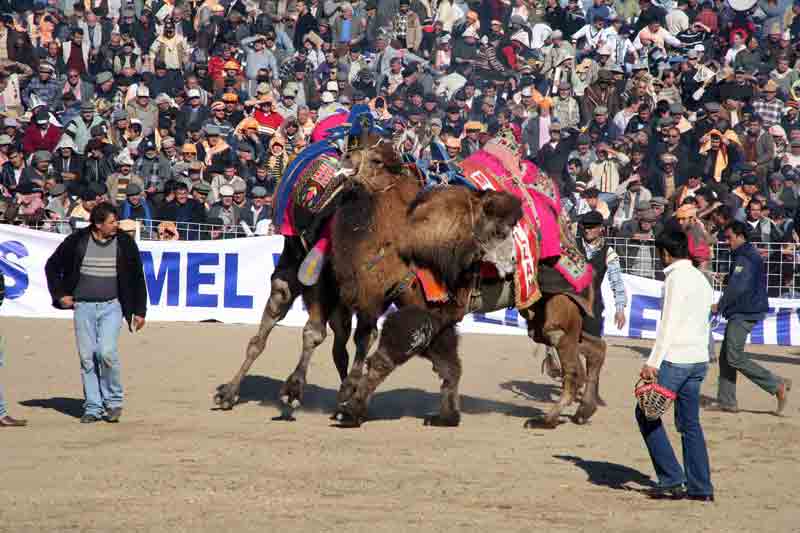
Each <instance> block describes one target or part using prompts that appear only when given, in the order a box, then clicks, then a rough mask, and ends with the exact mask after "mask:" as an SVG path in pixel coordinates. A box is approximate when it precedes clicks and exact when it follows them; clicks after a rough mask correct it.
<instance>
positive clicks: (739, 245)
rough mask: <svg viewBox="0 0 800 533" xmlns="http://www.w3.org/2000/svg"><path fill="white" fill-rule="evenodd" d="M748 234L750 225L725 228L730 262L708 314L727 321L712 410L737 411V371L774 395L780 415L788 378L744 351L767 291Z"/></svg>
mask: <svg viewBox="0 0 800 533" xmlns="http://www.w3.org/2000/svg"><path fill="white" fill-rule="evenodd" d="M750 233H751V231H750V228H748V226H747V225H746V224H744V223H742V222H733V223H731V224H729V225H728V226H727V227H726V228H725V237H726V238H727V241H728V245H729V246H730V248H731V250H732V253H733V261H734V265H733V267H732V268H731V273H730V275H729V277H728V280H727V285H726V287H725V290H724V292H723V293H722V297H721V298H720V299H719V302H717V303H716V304H714V305H712V306H711V312H712V313H720V314H722V316H723V317H725V318H726V319H727V321H728V322H727V325H726V326H725V339H724V340H723V342H722V353H721V354H720V358H719V368H720V376H719V388H718V390H717V406H716V410H719V411H722V412H733V413H735V412H738V410H739V408H738V404H737V401H736V374H737V372H740V373H742V374H743V375H744V376H745V377H746V378H748V379H749V380H750V381H752V382H753V383H755V384H756V385H758V386H759V387H761V388H762V389H763V390H764V391H766V392H767V393H769V394H770V395H771V396H775V397H776V399H777V402H778V405H777V408H776V410H775V412H776V414H779V415H780V414H781V413H782V412H783V410H784V409H785V407H786V400H787V398H788V393H789V390H790V389H791V386H792V382H791V380H788V379H785V378H780V377H778V376H776V375H775V374H773V373H772V372H770V371H769V370H767V369H765V368H763V367H762V366H760V365H758V364H757V363H755V362H753V361H752V360H750V358H749V356H748V355H747V353H746V352H745V351H744V344H745V342H746V340H747V336H748V335H749V333H750V331H752V329H753V327H754V326H755V324H756V323H757V322H759V321H760V320H763V318H764V315H765V313H766V312H767V309H768V307H769V304H768V302H767V290H766V287H765V286H764V283H763V277H764V261H763V259H762V258H761V256H760V255H759V253H758V251H757V250H756V249H755V247H754V246H753V245H752V244H750V242H749V234H750Z"/></svg>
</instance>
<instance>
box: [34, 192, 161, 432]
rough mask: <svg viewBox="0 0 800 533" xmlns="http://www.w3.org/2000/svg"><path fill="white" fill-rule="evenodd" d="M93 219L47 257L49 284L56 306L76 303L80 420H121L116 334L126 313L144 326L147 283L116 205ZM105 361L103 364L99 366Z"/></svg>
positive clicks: (134, 324) (135, 327)
mask: <svg viewBox="0 0 800 533" xmlns="http://www.w3.org/2000/svg"><path fill="white" fill-rule="evenodd" d="M90 221H91V225H90V226H89V227H88V228H85V229H83V230H80V231H78V232H76V233H74V234H72V235H70V236H69V237H67V238H66V239H65V240H64V241H62V243H61V244H60V245H59V246H58V248H56V251H55V252H54V253H53V255H52V256H50V258H49V259H48V260H47V264H46V266H45V272H46V274H47V286H48V289H49V290H50V295H51V296H52V298H53V306H55V307H56V308H58V309H74V311H75V315H76V316H75V336H76V338H77V342H78V353H79V355H80V359H81V378H82V381H83V391H84V397H85V403H84V414H83V416H82V417H81V423H93V422H98V421H100V420H101V418H102V417H105V419H106V420H107V421H108V422H119V420H120V417H121V416H122V402H123V388H122V382H121V378H120V362H119V353H118V349H117V338H118V336H119V329H120V326H121V325H122V318H123V317H124V318H125V319H126V320H127V321H128V324H129V327H130V328H131V331H139V330H140V329H142V328H143V327H144V323H145V314H146V312H147V288H146V287H145V281H144V271H143V270H142V262H141V258H140V256H139V249H138V247H137V246H136V242H135V241H134V240H133V239H131V238H130V237H129V236H128V235H126V234H125V233H118V231H117V230H118V221H117V216H116V213H115V212H114V208H113V207H112V206H111V205H109V204H99V205H98V206H96V207H95V208H94V209H92V212H91V216H90ZM101 365H102V367H103V368H105V370H104V371H101Z"/></svg>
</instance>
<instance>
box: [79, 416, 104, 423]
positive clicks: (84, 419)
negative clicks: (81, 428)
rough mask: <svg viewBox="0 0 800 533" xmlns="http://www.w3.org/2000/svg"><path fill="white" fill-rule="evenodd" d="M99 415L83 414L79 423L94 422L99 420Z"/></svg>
mask: <svg viewBox="0 0 800 533" xmlns="http://www.w3.org/2000/svg"><path fill="white" fill-rule="evenodd" d="M100 420H101V419H100V417H99V416H97V415H83V416H82V417H81V424H94V423H95V422H100Z"/></svg>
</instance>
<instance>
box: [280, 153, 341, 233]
mask: <svg viewBox="0 0 800 533" xmlns="http://www.w3.org/2000/svg"><path fill="white" fill-rule="evenodd" d="M338 154H339V151H338V150H337V149H336V147H335V146H333V145H331V144H330V143H329V142H327V141H321V142H318V143H314V144H311V145H309V146H308V147H306V148H305V149H304V150H303V151H302V152H300V153H299V154H298V155H297V157H295V158H294V160H293V161H292V162H291V163H289V166H288V167H287V168H286V171H284V173H283V176H282V177H281V179H280V181H279V182H278V186H277V187H276V188H275V196H274V198H273V200H272V205H273V209H274V215H273V223H274V224H275V226H276V227H277V228H278V230H279V231H280V233H281V235H285V236H292V235H297V234H298V230H297V228H296V227H295V221H294V213H293V205H292V204H293V203H294V200H295V198H296V196H295V194H293V193H294V192H295V191H296V190H297V189H298V184H301V185H302V184H306V183H308V182H309V180H310V181H311V182H321V181H326V177H325V176H324V175H322V174H325V173H327V171H328V168H329V165H324V164H322V163H320V161H322V160H325V161H330V160H332V159H333V160H336V159H338ZM317 173H320V174H321V175H320V177H319V179H317V176H316V174H317ZM312 185H313V184H312ZM309 200H312V198H309Z"/></svg>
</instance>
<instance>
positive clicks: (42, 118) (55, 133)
mask: <svg viewBox="0 0 800 533" xmlns="http://www.w3.org/2000/svg"><path fill="white" fill-rule="evenodd" d="M60 138H61V128H59V127H57V126H54V125H53V124H51V122H50V114H49V113H48V112H47V111H45V110H40V111H38V112H37V113H36V115H35V116H34V118H33V121H32V123H31V124H30V125H29V126H28V127H27V129H26V130H25V137H24V139H23V140H22V150H23V151H24V152H25V153H28V154H31V153H33V152H36V151H38V150H44V151H46V152H52V151H54V150H55V148H56V145H58V141H59V139H60Z"/></svg>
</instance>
